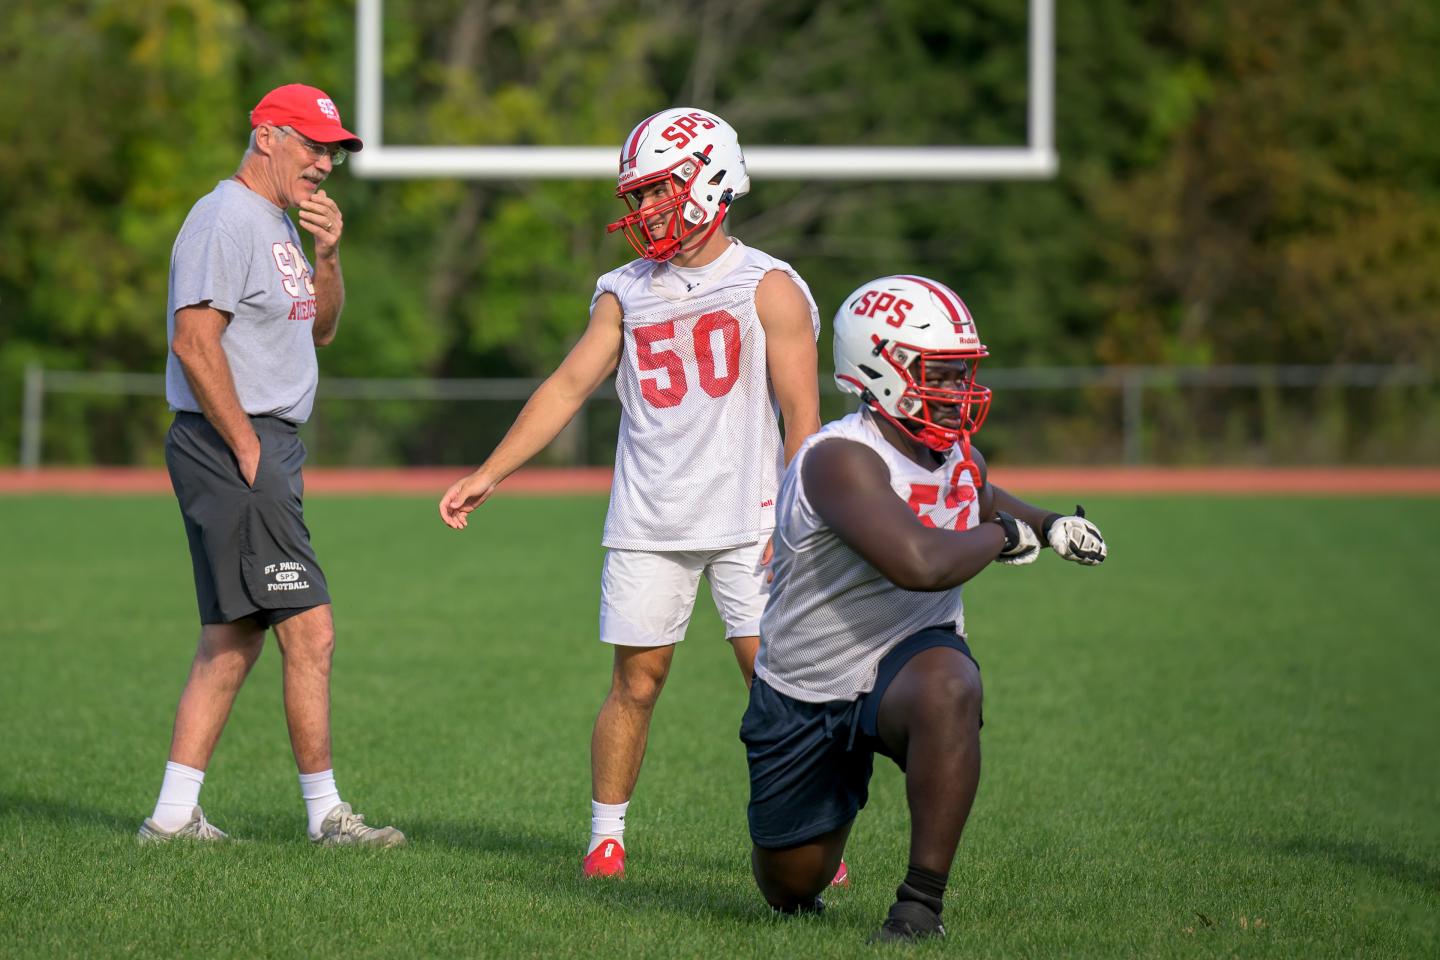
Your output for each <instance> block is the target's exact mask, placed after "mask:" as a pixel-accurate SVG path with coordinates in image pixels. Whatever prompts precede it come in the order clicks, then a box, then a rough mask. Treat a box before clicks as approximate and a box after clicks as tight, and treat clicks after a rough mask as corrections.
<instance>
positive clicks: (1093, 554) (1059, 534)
mask: <svg viewBox="0 0 1440 960" xmlns="http://www.w3.org/2000/svg"><path fill="white" fill-rule="evenodd" d="M1041 529H1042V531H1043V532H1044V534H1045V539H1046V540H1047V541H1049V543H1050V547H1051V548H1052V549H1053V550H1054V551H1055V553H1056V554H1057V555H1058V556H1059V557H1060V558H1061V559H1064V560H1074V561H1075V562H1076V563H1083V564H1085V565H1086V566H1088V567H1093V566H1095V565H1096V564H1098V563H1104V562H1105V557H1106V555H1107V553H1108V551H1107V550H1106V549H1105V538H1104V537H1102V536H1100V529H1099V528H1098V527H1096V526H1095V524H1093V523H1091V522H1090V521H1089V520H1086V519H1085V508H1084V507H1082V506H1080V504H1078V503H1077V504H1075V513H1074V514H1073V515H1072V516H1068V517H1062V516H1059V515H1058V514H1057V515H1055V516H1051V517H1047V518H1046V520H1045V526H1044V527H1043V528H1041Z"/></svg>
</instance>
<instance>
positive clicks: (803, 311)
mask: <svg viewBox="0 0 1440 960" xmlns="http://www.w3.org/2000/svg"><path fill="white" fill-rule="evenodd" d="M755 310H756V312H757V313H758V314H759V315H760V325H761V326H762V327H764V328H765V363H766V367H767V369H768V370H769V373H770V386H771V388H772V389H773V390H774V391H775V399H776V401H777V402H778V403H779V404H780V417H781V419H783V420H784V423H785V462H786V463H789V462H790V460H791V458H792V457H794V456H795V451H797V450H799V449H800V444H802V443H804V442H805V438H806V437H808V436H810V434H812V433H814V432H815V431H816V430H819V429H820V381H819V374H818V373H817V372H816V364H817V362H818V361H817V360H816V355H815V325H814V323H812V322H811V317H810V301H809V300H807V299H805V294H804V293H802V292H801V291H800V287H799V286H797V285H796V283H795V281H794V280H792V279H790V275H789V274H788V273H786V272H785V271H783V270H771V271H770V272H769V273H767V274H765V276H764V277H762V278H761V280H760V283H759V285H758V286H756V288H755Z"/></svg>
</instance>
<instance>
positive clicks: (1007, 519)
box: [995, 510, 1040, 567]
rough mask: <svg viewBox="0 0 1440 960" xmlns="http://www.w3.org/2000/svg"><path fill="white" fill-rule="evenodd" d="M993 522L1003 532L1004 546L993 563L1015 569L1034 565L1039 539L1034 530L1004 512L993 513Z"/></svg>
mask: <svg viewBox="0 0 1440 960" xmlns="http://www.w3.org/2000/svg"><path fill="white" fill-rule="evenodd" d="M995 522H996V523H998V524H1000V526H1001V528H1003V529H1004V531H1005V546H1004V547H1003V548H1002V549H1001V550H1000V555H999V556H998V557H996V558H995V562H996V563H1007V564H1010V565H1011V566H1017V567H1018V566H1020V565H1021V564H1025V563H1034V562H1035V558H1036V557H1038V556H1040V538H1039V537H1038V536H1036V535H1035V528H1034V527H1032V526H1030V524H1028V523H1026V522H1025V521H1024V520H1017V519H1016V518H1014V517H1012V516H1010V514H1008V513H1006V512H1005V511H1004V510H997V511H996V512H995Z"/></svg>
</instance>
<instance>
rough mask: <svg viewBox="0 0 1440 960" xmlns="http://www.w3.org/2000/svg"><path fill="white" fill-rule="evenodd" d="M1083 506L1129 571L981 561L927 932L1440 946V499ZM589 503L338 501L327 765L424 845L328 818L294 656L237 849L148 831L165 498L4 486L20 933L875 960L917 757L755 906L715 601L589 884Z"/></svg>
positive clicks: (188, 637) (1345, 951) (182, 594)
mask: <svg viewBox="0 0 1440 960" xmlns="http://www.w3.org/2000/svg"><path fill="white" fill-rule="evenodd" d="M1037 499H1038V498H1037ZM1049 502H1052V503H1056V504H1059V505H1062V506H1063V505H1065V504H1066V503H1067V502H1068V501H1065V500H1063V499H1057V500H1052V501H1049ZM1087 506H1088V507H1089V510H1090V514H1091V516H1092V517H1093V518H1095V519H1096V520H1097V521H1098V522H1099V523H1100V524H1101V526H1102V528H1103V529H1104V531H1105V533H1106V536H1107V539H1108V541H1109V543H1110V546H1111V557H1110V561H1109V562H1108V563H1107V564H1106V565H1105V566H1104V567H1101V568H1099V569H1085V568H1081V567H1078V566H1075V565H1072V564H1065V563H1061V562H1059V561H1057V560H1056V559H1055V558H1054V557H1053V556H1051V555H1049V554H1048V553H1047V554H1046V555H1045V556H1043V557H1042V558H1041V560H1040V562H1039V563H1037V564H1036V565H1034V566H1032V567H1028V568H1020V569H1010V568H994V569H991V570H988V571H986V572H985V573H984V574H982V575H981V576H980V577H979V578H978V579H977V580H976V581H974V582H973V583H972V584H971V585H970V586H969V587H968V588H967V592H968V594H969V596H968V598H967V599H968V603H967V607H968V616H969V622H970V629H971V642H972V644H973V646H974V648H975V651H976V655H977V657H978V659H979V660H980V663H981V666H982V667H983V668H984V676H985V681H986V704H985V719H986V727H985V734H984V750H985V760H984V764H985V768H984V774H983V777H982V782H981V787H980V797H979V800H978V801H977V803H976V806H975V811H974V815H973V817H972V819H971V821H970V826H969V828H968V830H967V831H966V834H965V838H964V840H963V841H962V843H961V848H960V854H959V857H958V858H957V861H956V865H955V869H954V871H953V873H952V879H951V886H950V893H949V895H948V898H947V908H946V922H947V926H948V927H949V929H950V932H951V936H950V938H949V939H948V940H947V941H946V942H944V943H941V944H928V945H924V946H922V947H921V948H919V949H918V950H916V951H915V952H916V955H925V956H930V955H946V956H956V957H961V956H963V957H1001V956H1011V957H1016V956H1018V957H1056V956H1089V957H1116V956H1146V957H1148V956H1161V957H1170V956H1176V957H1190V956H1196V957H1210V956H1227V957H1228V956H1232V955H1233V956H1241V957H1270V956H1282V957H1306V958H1310V957H1335V956H1356V957H1362V956H1363V957H1388V956H1395V957H1422V956H1423V957H1434V956H1436V955H1437V954H1440V747H1437V742H1440V689H1437V686H1440V638H1437V630H1436V624H1437V623H1440V553H1437V548H1436V546H1435V535H1436V533H1440V500H1388V501H1381V502H1378V503H1374V504H1367V503H1356V502H1354V501H1350V500H1345V501H1341V500H1315V499H1301V500H1285V499H1279V498H1276V499H1253V500H1251V499H1178V498H1177V499H1168V498H1150V499H1127V500H1121V499H1108V500H1106V499H1096V500H1094V501H1092V502H1090V503H1089V504H1087ZM603 512H604V501H603V499H596V498H574V499H534V500H529V499H518V498H517V499H501V500H498V501H496V502H494V503H492V504H490V505H487V506H486V507H485V508H483V510H482V512H481V513H480V514H477V517H476V520H475V522H473V523H472V525H471V528H470V530H469V531H467V532H466V533H464V534H456V533H454V532H452V531H449V530H447V529H445V528H443V527H442V526H441V524H440V523H439V521H438V519H437V518H436V516H435V510H434V506H433V504H432V502H431V501H429V500H406V499H316V500H314V501H313V502H312V503H311V504H310V505H309V507H308V515H309V519H310V525H311V528H312V531H313V534H314V537H315V540H316V543H317V547H318V550H319V554H320V557H321V559H322V561H323V562H324V563H325V566H326V569H327V572H328V574H329V577H330V581H331V585H332V589H333V591H334V594H335V599H336V611H337V621H338V625H339V631H340V642H339V650H338V654H337V661H336V667H335V683H334V714H335V745H336V750H335V755H336V769H337V773H338V777H339V784H340V788H341V790H342V792H343V793H344V795H345V797H346V798H347V799H349V800H351V801H352V802H354V804H355V805H356V807H357V809H360V810H362V811H363V812H365V813H366V814H367V815H368V817H369V818H370V820H371V821H372V822H379V823H389V822H393V823H395V824H397V825H398V826H400V827H402V828H403V829H404V830H405V831H406V832H407V833H408V834H409V836H410V838H411V844H410V846H409V847H408V848H406V849H402V850H397V851H388V852H371V851H348V850H319V849H314V848H312V847H311V846H310V845H309V844H308V843H306V842H305V840H304V838H303V828H304V808H303V805H302V803H301V801H300V797H299V788H298V786H297V784H296V780H295V769H294V765H293V762H292V760H291V758H290V754H289V748H288V743H287V740H286V733H285V723H284V718H283V716H282V712H281V704H280V682H279V680H280V676H279V669H278V667H279V657H278V655H277V651H276V650H275V649H273V644H272V645H271V649H269V650H267V652H266V654H265V655H264V657H262V659H261V661H260V664H259V666H258V667H257V668H256V671H255V674H254V675H253V676H252V677H251V680H250V682H249V684H248V686H247V688H246V689H245V691H244V692H243V693H242V694H241V697H240V700H239V702H238V704H237V706H236V710H235V713H234V715H233V716H232V718H231V721H230V726H229V728H228V730H227V731H226V734H225V737H224V739H223V740H222V741H221V744H220V748H219V751H218V753H217V755H216V758H215V761H214V763H213V764H212V765H211V768H210V771H209V775H208V780H207V783H206V786H205V791H204V794H203V797H202V801H203V803H204V805H205V809H206V812H207V814H208V815H209V816H210V818H211V819H212V820H214V821H215V822H216V823H218V824H219V825H220V826H222V827H223V828H225V829H226V830H228V831H230V832H231V833H232V834H233V835H236V836H238V837H244V838H247V839H249V840H250V841H251V842H250V843H248V844H244V845H231V846H225V847H219V848H200V849H197V848H194V847H189V848H186V847H180V846H172V847H168V848H144V849H142V848H140V847H138V846H137V845H136V844H135V842H134V839H133V835H134V831H135V828H136V827H137V826H138V824H139V822H140V820H141V818H142V817H143V816H145V815H146V814H148V812H149V811H150V808H151V806H152V804H153V802H154V799H155V791H156V790H157V788H158V786H159V781H160V776H161V773H162V772H163V765H164V762H165V751H166V748H167V745H168V742H169V733H170V723H171V719H172V716H173V710H174V707H175V701H176V698H177V696H178V693H179V690H180V686H181V683H182V680H183V678H184V675H185V671H186V667H187V664H188V661H189V657H190V654H191V652H192V649H193V637H194V633H195V630H196V627H195V612H194V602H193V596H192V591H191V586H190V568H189V562H188V559H187V557H186V554H185V541H184V536H183V532H182V530H181V527H180V522H179V517H178V512H177V510H176V507H175V505H174V503H173V501H171V500H169V499H164V498H134V499H88V498H78V497H77V498H73V499H60V498H8V499H0V531H3V532H0V542H3V548H0V643H3V648H0V650H3V655H4V659H3V666H0V730H3V742H4V748H3V753H0V756H3V758H4V763H3V768H0V956H5V957H48V956H83V957H90V956H120V955H124V956H159V957H174V956H197V957H198V956H203V957H403V956H416V957H448V956H492V957H510V956H537V957H538V956H545V957H549V956H561V957H564V956H574V957H616V958H631V957H727V958H728V957H748V956H766V957H839V956H867V955H871V950H870V948H867V947H865V946H864V943H863V941H864V938H865V936H866V935H867V934H868V933H869V932H870V931H871V930H872V929H873V928H874V927H875V926H876V925H877V924H878V922H879V920H880V919H881V918H882V917H883V915H884V911H885V909H886V907H887V906H888V904H889V902H890V900H891V897H892V895H893V891H894V888H895V885H896V883H897V882H898V881H899V879H900V877H901V876H902V874H903V871H904V863H905V849H906V822H907V815H906V811H905V805H904V793H903V782H902V780H901V777H900V776H899V774H898V772H897V771H896V770H895V769H894V768H893V767H891V766H890V765H889V764H888V763H884V762H882V763H880V764H877V774H876V779H875V783H874V785H873V789H872V794H871V801H870V806H869V807H868V808H867V809H866V810H865V811H863V812H862V813H861V815H860V819H859V821H858V823H857V827H856V829H855V832H854V834H853V836H852V841H851V846H850V849H849V851H848V854H847V858H848V860H849V862H850V865H851V869H852V875H853V883H854V885H853V886H852V887H851V888H849V889H846V890H840V891H837V892H835V893H834V894H832V895H830V896H829V897H828V900H829V905H830V909H829V910H828V911H827V913H826V914H825V915H824V916H823V917H821V918H817V919H808V918H807V919H800V920H777V919H775V918H773V917H771V916H770V914H769V911H768V909H767V908H766V907H765V906H764V904H763V903H762V901H761V900H760V898H759V896H758V894H757V893H756V892H755V889H754V886H753V883H752V881H751V879H750V875H749V867H748V859H747V857H748V839H747V836H746V832H745V802H746V795H747V787H746V783H747V781H746V776H745V764H744V754H743V750H742V748H741V746H740V744H739V742H738V740H737V737H736V730H737V728H738V725H739V717H740V713H741V711H742V709H743V703H744V696H743V691H742V687H741V684H740V682H739V679H738V675H737V673H736V671H735V668H734V665H733V661H732V659H731V657H730V654H729V652H728V650H727V648H726V647H725V646H724V644H723V643H722V641H721V640H720V631H719V628H718V626H717V620H716V618H715V615H714V611H713V609H712V608H711V604H710V601H709V599H708V596H706V595H704V594H703V591H702V600H701V602H700V605H699V608H698V610H697V614H696V617H695V619H694V621H693V622H692V624H691V628H690V639H689V640H688V641H687V642H686V643H685V644H683V645H682V646H681V648H680V652H679V654H678V655H677V658H676V664H675V670H674V673H673V675H672V677H671V681H670V688H669V690H668V691H667V693H666V695H665V696H664V698H662V701H661V704H660V707H659V710H658V712H657V715H656V720H655V726H654V730H653V733H652V738H651V744H650V752H649V757H648V759H647V761H646V767H645V771H644V773H643V775H642V777H641V780H640V788H639V791H638V792H637V795H636V798H635V800H634V802H633V804H632V805H631V808H630V816H629V820H628V823H629V831H628V833H627V840H628V841H629V846H630V864H629V869H630V878H629V879H627V880H625V881H624V882H623V883H606V882H598V883H597V882H583V881H582V880H581V879H580V877H579V875H578V874H579V859H580V853H581V852H582V850H581V848H582V846H583V843H584V841H585V838H586V835H587V830H588V817H589V807H588V801H589V756H588V743H589V736H590V725H591V722H592V720H593V718H594V714H595V710H596V708H597V707H598V705H599V703H600V700H601V698H602V696H603V694H604V689H605V685H606V682H607V679H608V664H609V658H608V654H607V651H606V649H604V648H603V647H602V646H601V645H600V644H599V643H598V642H597V641H596V639H595V626H596V605H597V598H598V570H599V563H600V559H601V549H600V548H599V546H598V545H597V544H598V540H599V528H600V523H601V519H602V517H603Z"/></svg>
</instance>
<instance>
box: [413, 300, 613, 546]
mask: <svg viewBox="0 0 1440 960" xmlns="http://www.w3.org/2000/svg"><path fill="white" fill-rule="evenodd" d="M621 319H622V317H621V311H620V301H619V300H617V299H616V298H615V297H614V295H613V294H609V293H606V294H603V295H601V297H600V299H599V300H597V301H596V302H595V308H594V309H593V310H592V311H591V312H590V322H589V324H588V325H587V326H586V327H585V333H584V334H582V335H581V337H580V339H579V341H578V342H577V343H576V344H575V346H574V347H572V348H571V350H570V353H569V354H567V355H566V357H565V359H564V360H563V361H561V363H560V366H559V367H558V368H556V370H555V372H554V373H552V374H551V375H550V376H549V377H548V378H547V379H546V380H545V382H544V383H542V384H540V386H539V387H538V388H537V389H536V390H535V392H534V393H533V394H532V395H531V396H530V399H529V400H528V401H527V402H526V404H525V407H524V409H522V410H521V411H520V415H519V416H518V417H516V418H515V423H514V424H512V425H511V427H510V429H509V431H507V432H506V434H505V437H504V439H502V440H501V441H500V445H499V446H497V447H496V448H495V451H494V452H493V453H491V454H490V456H489V457H488V458H486V460H485V462H484V463H482V464H481V465H480V466H479V467H478V468H477V469H476V470H475V472H474V473H471V474H470V475H469V476H466V477H463V478H461V479H460V480H458V481H456V482H455V483H454V484H453V485H452V486H451V487H450V489H449V490H446V491H445V495H444V496H443V497H441V498H440V519H441V520H443V521H445V523H446V525H447V526H450V527H453V528H454V529H456V530H464V529H465V527H466V525H467V524H468V523H469V516H470V514H471V512H473V511H474V510H475V508H476V507H478V506H480V504H482V503H484V502H485V501H486V500H487V499H489V497H490V494H491V493H493V492H494V491H495V488H496V487H497V486H499V485H500V482H501V481H502V480H504V479H505V478H506V477H508V476H509V475H510V474H512V473H514V472H515V471H516V470H518V469H519V468H520V467H521V466H523V465H524V464H525V463H526V462H527V461H528V460H529V459H530V458H531V457H533V456H535V454H537V453H539V452H540V451H541V450H543V449H545V447H546V445H547V444H549V443H550V441H552V440H554V439H555V438H556V437H557V436H559V434H560V431H561V430H563V429H565V425H566V424H567V423H569V422H570V421H571V420H572V419H573V418H574V416H575V413H576V412H577V411H578V410H579V409H580V406H581V405H582V404H583V403H584V402H585V400H586V398H588V397H589V396H590V394H592V393H594V392H595V388H596V387H598V386H600V384H602V383H604V382H605V378H606V377H608V376H610V374H612V373H614V372H615V367H616V365H617V364H618V363H619V362H620V347H621V344H622V342H623V340H622V337H623V332H624V328H623V326H622V324H621Z"/></svg>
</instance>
